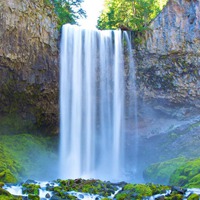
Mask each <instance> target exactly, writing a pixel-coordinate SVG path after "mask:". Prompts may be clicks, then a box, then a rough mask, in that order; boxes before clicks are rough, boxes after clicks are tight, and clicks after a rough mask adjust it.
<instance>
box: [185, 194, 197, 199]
mask: <svg viewBox="0 0 200 200" xmlns="http://www.w3.org/2000/svg"><path fill="white" fill-rule="evenodd" d="M199 198H200V196H199V195H198V194H191V195H190V196H189V197H188V198H187V199H188V200H199Z"/></svg>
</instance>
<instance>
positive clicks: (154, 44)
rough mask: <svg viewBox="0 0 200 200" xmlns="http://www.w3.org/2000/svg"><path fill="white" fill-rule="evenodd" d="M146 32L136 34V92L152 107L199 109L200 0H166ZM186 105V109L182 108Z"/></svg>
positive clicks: (168, 110) (185, 112)
mask: <svg viewBox="0 0 200 200" xmlns="http://www.w3.org/2000/svg"><path fill="white" fill-rule="evenodd" d="M149 28H150V29H149V30H148V31H146V32H145V34H142V35H138V37H137V38H136V39H137V42H138V43H137V44H136V46H135V47H136V51H135V54H136V65H137V81H138V88H139V92H138V94H139V96H140V98H141V99H142V100H143V101H144V102H151V104H152V105H153V106H154V108H156V109H158V110H160V111H164V112H170V109H171V108H172V107H173V106H174V107H177V106H178V107H179V108H181V109H182V111H183V112H184V113H182V114H187V112H189V110H190V109H186V107H190V108H191V107H193V108H194V109H193V111H194V110H196V111H197V112H199V109H200V2H199V0H169V2H168V3H167V5H166V7H165V8H164V9H163V11H162V12H161V13H160V14H159V15H158V16H157V17H156V19H154V20H153V21H152V22H151V24H150V26H149ZM184 108H185V109H184Z"/></svg>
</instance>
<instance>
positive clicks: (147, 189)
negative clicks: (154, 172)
mask: <svg viewBox="0 0 200 200" xmlns="http://www.w3.org/2000/svg"><path fill="white" fill-rule="evenodd" d="M166 190H169V187H168V186H162V185H156V184H130V183H129V184H126V185H125V186H124V187H123V188H122V190H121V191H120V192H119V193H118V194H116V196H115V198H116V199H117V200H129V199H143V197H148V196H152V195H155V194H161V193H166Z"/></svg>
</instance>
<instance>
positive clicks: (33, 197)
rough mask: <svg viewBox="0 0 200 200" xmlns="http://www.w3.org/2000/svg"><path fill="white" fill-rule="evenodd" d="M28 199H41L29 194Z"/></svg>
mask: <svg viewBox="0 0 200 200" xmlns="http://www.w3.org/2000/svg"><path fill="white" fill-rule="evenodd" d="M28 199H29V200H40V197H39V196H38V195H34V194H29V195H28Z"/></svg>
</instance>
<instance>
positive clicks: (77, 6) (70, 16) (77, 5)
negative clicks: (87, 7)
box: [50, 0, 86, 26]
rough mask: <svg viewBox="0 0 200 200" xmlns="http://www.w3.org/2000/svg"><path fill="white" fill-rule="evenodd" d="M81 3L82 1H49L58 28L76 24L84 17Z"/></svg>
mask: <svg viewBox="0 0 200 200" xmlns="http://www.w3.org/2000/svg"><path fill="white" fill-rule="evenodd" d="M82 2H83V0H68V1H66V0H50V3H51V4H53V6H54V10H55V13H56V15H57V16H58V18H59V25H60V26H62V25H63V24H66V23H70V24H77V20H78V19H80V18H82V17H86V13H85V11H84V10H83V9H82V8H81V3H82Z"/></svg>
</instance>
